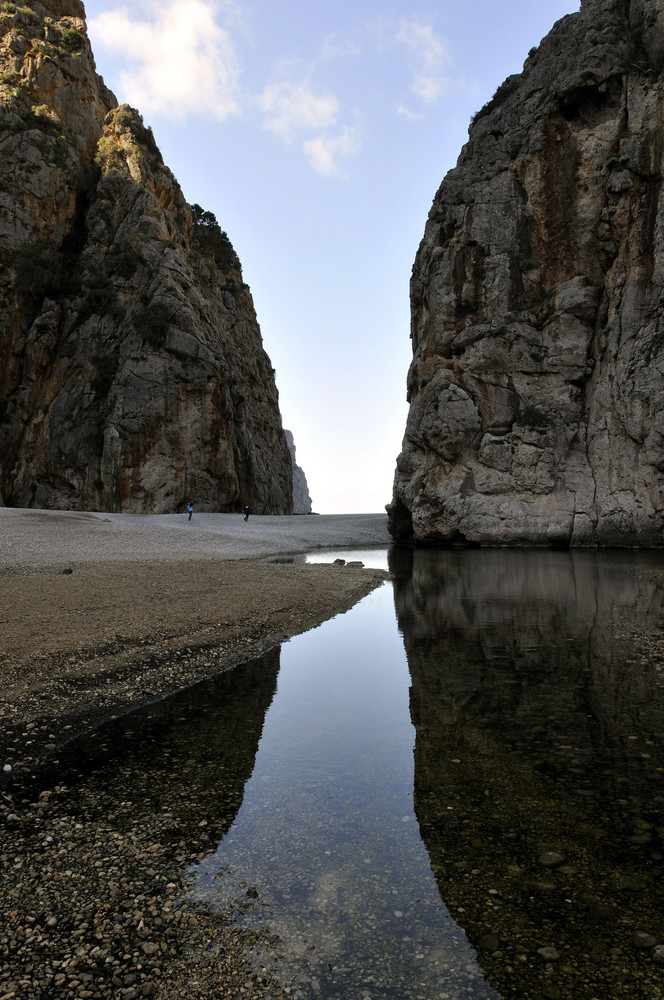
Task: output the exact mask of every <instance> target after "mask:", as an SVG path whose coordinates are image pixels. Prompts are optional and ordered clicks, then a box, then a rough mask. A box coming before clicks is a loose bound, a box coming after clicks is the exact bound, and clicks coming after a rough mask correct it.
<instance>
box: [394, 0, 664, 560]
mask: <svg viewBox="0 0 664 1000" xmlns="http://www.w3.org/2000/svg"><path fill="white" fill-rule="evenodd" d="M663 67H664V3H663V2H662V0H583V2H582V5H581V10H580V12H579V13H576V14H571V15H569V16H567V17H565V18H563V19H562V20H560V21H559V22H558V23H557V24H556V25H554V27H553V29H552V30H551V32H550V34H549V35H548V36H547V37H546V38H545V39H544V41H543V42H542V43H541V45H540V46H539V48H538V49H536V50H532V51H531V53H530V55H529V56H528V58H527V60H526V62H525V64H524V68H523V72H522V73H520V74H518V75H515V76H512V77H509V78H508V79H507V80H506V81H505V82H504V83H503V84H502V85H501V86H500V87H499V89H498V90H497V92H496V94H495V95H494V97H493V99H492V100H491V101H490V102H489V103H488V104H487V105H486V106H485V107H484V108H482V110H481V111H480V112H479V113H478V114H477V115H476V116H475V118H474V120H473V123H472V125H471V127H470V130H469V141H468V143H467V144H466V146H465V147H464V149H463V150H462V152H461V155H460V158H459V161H458V163H457V166H456V168H455V169H453V170H451V171H450V173H449V174H448V175H447V177H446V178H445V180H444V181H443V183H442V186H441V187H440V189H439V191H438V193H437V194H436V197H435V199H434V202H433V206H432V209H431V212H430V214H429V218H428V222H427V225H426V230H425V234H424V238H423V241H422V243H421V246H420V248H419V251H418V254H417V258H416V261H415V265H414V269H413V275H412V282H411V305H412V341H413V362H412V366H411V369H410V372H409V375H408V394H409V400H410V411H409V416H408V422H407V427H406V433H405V438H404V443H403V449H402V452H401V455H400V456H399V458H398V461H397V470H396V475H395V484H394V496H393V501H392V504H391V505H390V506H389V508H388V511H389V516H390V527H391V531H392V534H393V536H394V537H397V538H411V539H414V540H415V541H417V542H421V543H442V544H485V545H520V544H525V545H572V546H584V545H607V546H610V545H618V546H622V545H628V546H631V545H642V546H649V545H661V544H662V543H663V542H664V530H663V529H664V496H663V493H662V482H663V475H664V409H663V408H662V400H663V399H664V310H663V308H662V307H663V305H664V192H663V190H662V177H663V173H662V168H663V164H662V156H663V153H664V80H663V77H662V69H663Z"/></svg>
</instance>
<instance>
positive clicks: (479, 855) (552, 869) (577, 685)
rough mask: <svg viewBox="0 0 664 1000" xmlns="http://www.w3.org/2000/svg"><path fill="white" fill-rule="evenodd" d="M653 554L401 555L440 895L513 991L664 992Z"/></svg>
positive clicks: (404, 615) (396, 567)
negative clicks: (637, 639)
mask: <svg viewBox="0 0 664 1000" xmlns="http://www.w3.org/2000/svg"><path fill="white" fill-rule="evenodd" d="M653 565H657V564H656V563H655V562H654V560H653V557H652V556H648V555H647V554H641V555H638V554H630V553H612V554H608V553H602V554H599V553H582V552H578V553H573V554H572V553H562V552H546V553H543V552H540V551H532V552H529V551H524V552H514V551H509V552H504V551H499V550H494V551H464V552H461V551H424V550H415V551H410V550H409V551H408V552H399V551H395V552H394V553H393V554H392V559H391V569H392V571H393V572H394V573H395V577H396V579H395V601H396V608H397V616H398V620H399V626H400V629H401V631H402V633H403V636H404V643H405V647H406V652H407V655H408V662H409V668H410V673H411V678H412V689H411V717H412V720H413V724H414V725H415V728H416V745H415V811H416V814H417V818H418V821H419V824H420V829H421V832H422V837H423V840H424V842H425V844H426V846H427V849H428V852H429V856H430V858H431V863H432V867H433V869H434V871H435V874H436V878H437V881H438V885H439V889H440V892H441V896H442V899H443V901H444V902H445V904H446V905H447V906H448V907H449V909H450V912H451V913H452V915H453V916H454V917H455V918H456V919H457V920H458V922H459V923H460V924H462V926H463V927H464V928H465V929H466V931H467V933H468V936H469V938H470V939H471V941H472V942H473V943H474V944H475V945H476V946H477V947H478V949H479V951H480V958H481V961H482V964H483V966H484V968H485V970H486V972H487V975H488V977H489V980H490V982H491V984H492V986H493V987H494V988H495V989H497V990H498V991H499V992H500V993H501V995H502V996H503V997H504V998H505V1000H508V998H510V997H519V998H522V997H523V998H526V997H533V998H534V997H538V998H539V997H547V998H552V1000H555V998H556V997H574V998H575V1000H582V998H583V1000H585V998H590V997H593V996H597V995H603V996H610V997H612V998H613V997H623V996H625V997H630V998H635V997H642V996H643V997H649V998H650V997H651V996H653V995H655V994H654V993H653V989H654V988H655V987H656V988H657V990H660V992H661V989H660V988H661V986H662V981H663V980H664V968H663V967H662V965H659V964H657V958H658V957H659V952H658V950H657V949H655V950H653V948H652V945H653V943H654V942H657V943H664V902H663V901H662V899H661V894H660V884H661V883H660V879H661V875H662V851H663V845H662V834H663V833H664V819H663V818H662V804H663V802H664V799H663V797H662V796H663V794H664V788H663V781H662V776H663V774H664V751H663V750H662V746H661V741H660V733H661V732H662V722H663V721H664V691H663V688H662V680H661V678H662V675H661V673H660V671H661V662H657V661H656V660H655V659H654V658H653V657H650V656H645V657H644V656H642V655H641V653H640V652H639V651H638V650H637V647H636V646H635V644H634V642H633V641H632V640H631V639H630V632H631V627H632V626H633V625H634V624H635V623H637V622H638V623H639V624H640V626H641V627H642V628H643V629H652V630H659V628H660V623H661V620H662V617H661V616H662V602H663V599H664V591H662V590H661V589H660V587H659V586H658V585H657V574H655V573H654V572H652V569H651V567H652V566H653ZM637 932H647V933H648V934H649V935H651V936H652V941H650V947H643V948H636V947H634V940H635V938H634V935H635V934H636V933H637ZM638 940H639V941H640V942H641V943H647V940H646V939H644V938H639V939H638ZM542 949H554V951H542ZM598 991H599V994H598ZM657 995H659V993H657Z"/></svg>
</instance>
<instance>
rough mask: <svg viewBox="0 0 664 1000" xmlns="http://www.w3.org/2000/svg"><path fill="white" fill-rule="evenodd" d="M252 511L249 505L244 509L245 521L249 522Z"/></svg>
mask: <svg viewBox="0 0 664 1000" xmlns="http://www.w3.org/2000/svg"><path fill="white" fill-rule="evenodd" d="M250 510H251V508H250V507H249V504H247V506H246V507H245V508H244V519H245V521H248V520H249V514H250Z"/></svg>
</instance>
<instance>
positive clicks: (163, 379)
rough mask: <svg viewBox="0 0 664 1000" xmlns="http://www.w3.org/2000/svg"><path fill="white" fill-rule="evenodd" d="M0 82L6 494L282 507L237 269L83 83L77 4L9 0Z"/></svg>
mask: <svg viewBox="0 0 664 1000" xmlns="http://www.w3.org/2000/svg"><path fill="white" fill-rule="evenodd" d="M0 71H1V75H0V298H1V299H2V306H1V309H0V491H1V496H2V502H4V503H5V504H8V505H12V506H24V507H31V506H32V507H46V508H63V509H67V508H69V509H89V510H108V511H125V512H137V513H160V512H168V511H172V510H176V509H178V508H181V507H182V506H183V505H184V504H185V503H186V502H187V501H188V500H193V501H194V502H195V503H196V505H197V508H198V509H199V510H220V511H229V510H237V509H240V508H241V507H243V506H244V505H245V504H247V503H248V504H250V505H251V507H252V509H253V510H254V511H255V512H256V513H290V511H291V507H292V464H291V458H290V454H289V450H288V445H287V443H286V438H285V435H284V432H283V429H282V425H281V415H280V412H279V402H278V394H277V390H276V385H275V381H274V371H273V369H272V366H271V364H270V360H269V358H268V357H267V355H266V353H265V351H264V350H263V346H262V341H261V334H260V330H259V327H258V323H257V320H256V315H255V311H254V306H253V302H252V298H251V294H250V292H249V288H248V287H247V285H246V284H244V281H243V278H242V271H241V267H240V262H239V260H238V258H237V256H236V254H235V252H234V250H233V248H232V246H231V244H230V242H229V240H228V238H227V237H226V234H225V233H223V232H222V231H221V229H220V227H219V226H218V225H217V222H216V219H215V218H214V216H212V215H211V214H210V213H207V212H204V211H203V210H202V209H200V208H199V207H198V206H193V207H191V206H189V205H188V204H187V203H186V201H185V199H184V197H183V195H182V192H181V190H180V188H179V185H178V183H177V181H176V180H175V178H174V177H173V175H172V174H171V172H170V171H169V170H168V168H167V167H166V166H165V165H164V163H163V160H162V157H161V154H160V152H159V150H158V148H157V146H156V144H155V141H154V138H153V136H152V133H151V131H150V129H148V128H145V127H144V125H143V122H142V119H141V117H140V115H139V114H138V112H137V111H135V110H133V109H132V108H129V107H127V106H122V107H118V106H117V102H116V100H115V98H114V96H113V94H111V93H110V91H109V90H108V89H107V88H106V87H105V86H104V83H103V80H102V79H101V78H100V77H99V76H98V75H97V74H96V72H95V66H94V60H93V56H92V53H91V50H90V45H89V42H88V39H87V35H86V28H85V20H84V10H83V5H82V4H81V3H79V2H78V0H45V2H44V3H38V2H36V0H30V2H28V3H25V4H23V5H20V6H19V5H14V4H4V5H2V9H0Z"/></svg>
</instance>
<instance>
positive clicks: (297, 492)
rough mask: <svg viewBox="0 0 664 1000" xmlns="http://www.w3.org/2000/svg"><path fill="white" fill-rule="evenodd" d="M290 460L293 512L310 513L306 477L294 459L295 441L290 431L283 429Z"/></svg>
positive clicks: (309, 498)
mask: <svg viewBox="0 0 664 1000" xmlns="http://www.w3.org/2000/svg"><path fill="white" fill-rule="evenodd" d="M284 433H285V434H286V441H287V442H288V450H289V451H290V457H291V462H292V463H293V513H294V514H311V497H310V496H309V487H308V486H307V477H306V476H305V474H304V469H301V468H300V466H299V465H298V464H297V461H296V459H295V441H294V439H293V435H292V433H291V432H290V431H285V432H284Z"/></svg>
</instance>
